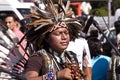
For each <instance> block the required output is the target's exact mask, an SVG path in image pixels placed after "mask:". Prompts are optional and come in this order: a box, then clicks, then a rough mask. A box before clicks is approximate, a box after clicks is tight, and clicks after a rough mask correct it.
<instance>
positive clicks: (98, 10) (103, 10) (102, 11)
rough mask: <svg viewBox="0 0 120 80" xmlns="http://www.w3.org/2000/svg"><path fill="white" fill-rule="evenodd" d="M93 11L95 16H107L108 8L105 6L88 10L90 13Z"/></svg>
mask: <svg viewBox="0 0 120 80" xmlns="http://www.w3.org/2000/svg"><path fill="white" fill-rule="evenodd" d="M93 11H95V16H107V15H108V10H107V9H106V8H105V7H101V8H95V9H94V10H92V11H91V12H90V14H92V12H93Z"/></svg>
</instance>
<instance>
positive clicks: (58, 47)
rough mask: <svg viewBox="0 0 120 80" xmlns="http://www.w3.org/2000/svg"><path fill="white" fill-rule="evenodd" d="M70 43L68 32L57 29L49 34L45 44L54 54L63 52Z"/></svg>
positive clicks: (64, 29)
mask: <svg viewBox="0 0 120 80" xmlns="http://www.w3.org/2000/svg"><path fill="white" fill-rule="evenodd" d="M69 41H70V36H69V31H68V30H67V28H58V29H57V30H55V31H53V32H52V33H50V35H49V37H48V39H47V42H48V44H49V46H50V47H51V48H52V49H53V50H54V51H56V52H58V53H61V52H63V51H64V50H65V49H66V48H67V46H68V44H69Z"/></svg>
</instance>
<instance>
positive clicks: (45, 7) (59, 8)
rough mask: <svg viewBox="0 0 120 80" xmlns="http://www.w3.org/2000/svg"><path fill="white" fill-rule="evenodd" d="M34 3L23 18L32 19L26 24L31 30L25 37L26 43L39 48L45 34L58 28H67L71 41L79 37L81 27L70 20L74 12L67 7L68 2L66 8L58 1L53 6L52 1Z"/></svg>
mask: <svg viewBox="0 0 120 80" xmlns="http://www.w3.org/2000/svg"><path fill="white" fill-rule="evenodd" d="M34 3H35V6H32V7H31V14H29V15H27V16H25V17H26V18H28V17H30V18H31V19H32V21H31V22H30V23H28V24H27V26H28V28H32V29H31V30H30V31H29V33H28V35H27V40H28V41H30V42H32V43H33V44H35V46H36V45H38V46H36V47H40V46H41V44H42V42H43V40H44V38H45V37H46V34H47V33H48V32H52V31H53V30H54V29H56V28H57V27H59V26H61V27H66V26H67V27H68V29H69V32H70V39H71V40H74V39H75V38H78V37H79V34H78V33H79V32H80V31H81V29H82V26H81V24H80V23H79V22H78V21H77V19H75V18H72V15H74V12H73V11H72V8H70V7H69V6H70V1H69V0H68V1H67V4H66V6H65V5H64V4H63V2H62V0H59V1H58V4H54V3H53V1H52V0H41V1H40V0H37V1H35V2H34ZM58 23H59V25H58ZM38 43H39V44H38Z"/></svg>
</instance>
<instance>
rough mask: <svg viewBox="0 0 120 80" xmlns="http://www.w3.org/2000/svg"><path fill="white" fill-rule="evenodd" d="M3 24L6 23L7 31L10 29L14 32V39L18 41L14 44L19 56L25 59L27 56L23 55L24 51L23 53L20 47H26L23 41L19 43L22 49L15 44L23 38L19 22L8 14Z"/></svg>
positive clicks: (12, 15)
mask: <svg viewBox="0 0 120 80" xmlns="http://www.w3.org/2000/svg"><path fill="white" fill-rule="evenodd" d="M5 23H6V25H7V27H8V28H9V29H11V30H12V31H13V32H14V34H15V35H16V37H17V38H18V41H17V42H15V44H16V45H17V47H18V49H19V51H20V53H21V55H22V56H24V57H25V58H26V59H27V58H28V56H27V55H25V51H24V49H22V47H23V48H25V47H26V41H25V39H23V41H22V42H21V45H22V47H21V46H19V45H18V44H17V43H18V42H19V41H20V40H21V39H22V38H23V36H24V34H23V33H22V32H21V31H20V27H21V24H20V20H19V19H18V18H17V17H16V16H15V15H14V14H9V15H7V16H6V18H5Z"/></svg>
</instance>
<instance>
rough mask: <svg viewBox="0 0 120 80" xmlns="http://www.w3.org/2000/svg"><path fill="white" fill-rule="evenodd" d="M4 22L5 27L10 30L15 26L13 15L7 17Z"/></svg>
mask: <svg viewBox="0 0 120 80" xmlns="http://www.w3.org/2000/svg"><path fill="white" fill-rule="evenodd" d="M5 23H6V25H7V27H8V28H10V29H11V30H13V29H14V27H15V26H16V21H14V19H13V17H7V18H6V19H5Z"/></svg>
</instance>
